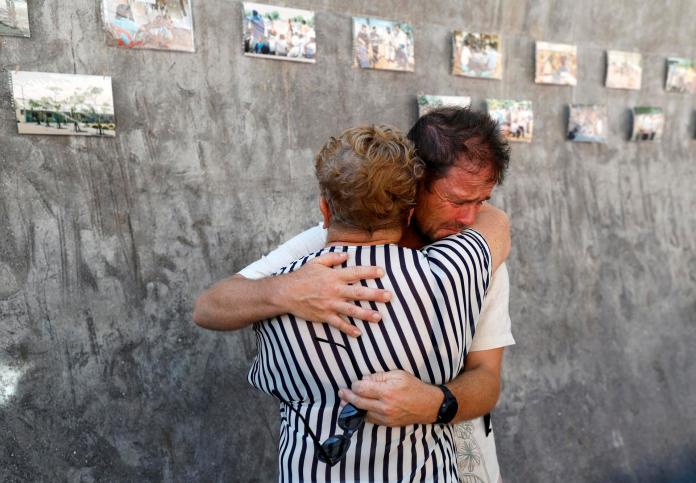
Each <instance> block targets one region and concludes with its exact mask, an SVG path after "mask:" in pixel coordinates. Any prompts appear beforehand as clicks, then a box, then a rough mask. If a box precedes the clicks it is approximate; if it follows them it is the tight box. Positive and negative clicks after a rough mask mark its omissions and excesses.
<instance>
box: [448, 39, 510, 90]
mask: <svg viewBox="0 0 696 483" xmlns="http://www.w3.org/2000/svg"><path fill="white" fill-rule="evenodd" d="M452 55H453V57H452V74H454V75H463V76H467V77H480V78H483V79H502V78H503V53H502V44H501V42H500V36H499V35H497V34H483V33H471V32H461V31H455V32H454V33H453V34H452Z"/></svg>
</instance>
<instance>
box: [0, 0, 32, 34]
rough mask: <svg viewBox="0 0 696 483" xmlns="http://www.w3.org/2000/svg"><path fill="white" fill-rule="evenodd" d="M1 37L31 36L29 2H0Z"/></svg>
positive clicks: (9, 0) (25, 0)
mask: <svg viewBox="0 0 696 483" xmlns="http://www.w3.org/2000/svg"><path fill="white" fill-rule="evenodd" d="M0 35H13V36H15V37H29V36H30V35H31V34H30V31H29V7H28V6H27V0H0Z"/></svg>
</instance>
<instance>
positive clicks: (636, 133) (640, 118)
mask: <svg viewBox="0 0 696 483" xmlns="http://www.w3.org/2000/svg"><path fill="white" fill-rule="evenodd" d="M664 128H665V115H664V113H663V111H662V109H661V108H659V107H634V108H633V133H632V134H631V140H632V141H659V140H660V139H661V138H662V132H663V130H664Z"/></svg>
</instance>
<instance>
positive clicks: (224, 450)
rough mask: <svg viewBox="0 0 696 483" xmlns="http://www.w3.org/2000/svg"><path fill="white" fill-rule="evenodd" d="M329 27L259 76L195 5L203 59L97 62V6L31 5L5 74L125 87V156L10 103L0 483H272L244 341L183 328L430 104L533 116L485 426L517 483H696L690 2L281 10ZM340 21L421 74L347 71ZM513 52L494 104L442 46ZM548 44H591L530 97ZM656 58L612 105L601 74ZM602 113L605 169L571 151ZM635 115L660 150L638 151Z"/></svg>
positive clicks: (481, 83) (514, 188)
mask: <svg viewBox="0 0 696 483" xmlns="http://www.w3.org/2000/svg"><path fill="white" fill-rule="evenodd" d="M277 3H279V4H287V5H289V6H295V7H299V8H308V9H315V10H317V12H318V13H317V22H318V45H319V57H318V62H317V64H316V65H314V66H312V65H302V64H294V63H288V62H276V61H270V60H259V59H251V58H245V57H243V56H242V54H241V46H240V42H239V39H241V6H240V4H239V2H236V1H222V0H207V1H195V2H194V4H195V6H194V15H195V25H196V28H197V32H196V43H197V48H198V52H197V53H196V54H182V53H168V52H153V51H132V52H131V51H126V50H119V49H115V48H110V47H106V46H105V45H104V40H103V36H102V33H101V30H100V23H99V19H98V14H97V9H96V7H95V2H94V1H90V0H73V1H70V2H46V1H42V0H37V1H30V7H31V11H30V18H31V25H32V36H33V37H32V39H16V38H2V44H1V47H0V65H2V67H3V68H4V69H13V68H15V67H16V66H18V67H19V68H21V69H22V70H34V71H46V72H63V73H81V74H104V75H111V76H113V81H114V95H115V101H116V113H117V119H118V123H119V134H118V137H117V138H116V139H112V140H109V139H94V138H79V139H78V138H56V137H27V136H24V137H23V136H19V135H17V134H16V126H15V122H14V118H13V111H12V109H11V107H10V104H9V100H8V96H9V92H8V89H7V86H5V85H3V86H2V87H1V88H0V98H1V100H0V138H1V143H0V186H1V188H0V228H1V229H0V435H1V439H0V480H1V481H62V480H69V481H160V480H167V481H271V480H272V479H273V478H274V475H275V457H276V455H275V444H276V437H277V436H276V432H277V415H276V406H275V404H274V403H273V401H271V400H269V399H268V398H266V397H263V396H262V395H261V394H257V393H256V392H254V391H253V390H252V389H251V388H250V387H248V385H247V383H246V380H245V376H246V370H247V368H248V366H249V362H250V360H251V358H252V357H253V355H254V352H255V343H254V339H253V336H252V333H251V331H242V332H240V333H230V334H219V333H212V332H206V331H203V330H201V329H198V328H196V327H195V326H194V325H193V324H192V322H191V312H192V303H193V300H194V298H195V296H196V294H197V293H199V292H200V291H201V290H202V289H204V288H205V287H206V286H207V285H209V284H210V283H211V282H212V281H214V280H216V279H219V278H222V277H224V276H227V275H229V274H231V273H234V272H235V271H236V270H238V269H240V268H241V267H243V266H244V265H245V264H247V263H248V262H250V261H252V260H253V259H255V258H256V257H258V256H259V255H260V254H261V253H263V252H264V251H267V250H268V249H269V248H271V247H273V246H274V245H276V244H278V243H279V242H281V241H282V240H284V239H286V238H288V237H289V236H291V235H293V234H295V233H296V232H298V231H299V230H300V229H303V228H306V227H308V226H309V225H310V224H312V223H313V222H314V221H315V220H316V219H317V217H318V210H317V207H316V196H317V190H316V188H315V186H314V181H313V175H312V162H311V159H312V154H313V152H315V151H316V150H317V148H318V147H319V146H320V145H321V144H322V143H323V142H324V140H325V139H327V137H328V136H330V135H332V134H335V133H337V132H339V131H340V130H342V129H343V128H346V127H349V126H353V125H355V124H358V123H363V122H386V123H392V124H395V125H397V126H399V127H401V128H402V129H407V128H408V127H409V126H410V124H411V123H412V122H413V121H414V120H415V115H416V108H415V100H414V96H415V95H416V94H419V93H428V94H443V95H447V94H449V95H457V94H458V95H471V96H472V97H473V99H474V104H475V105H476V106H481V103H482V101H483V100H484V99H485V98H487V97H503V98H515V99H530V100H532V101H534V108H535V121H536V128H535V139H534V141H533V143H532V144H531V145H516V146H514V148H513V163H512V167H511V172H510V175H509V179H508V181H507V182H506V184H505V186H503V187H502V188H500V189H499V190H498V192H497V194H496V197H495V201H496V202H497V203H498V204H499V205H501V206H503V207H504V208H505V209H506V210H507V211H508V212H509V213H510V215H511V217H512V221H513V228H514V241H515V248H514V250H513V253H512V255H511V259H510V263H509V266H510V270H511V282H512V287H513V291H512V298H511V310H512V317H513V321H514V333H515V336H516V339H517V346H515V347H514V348H513V349H511V350H509V351H507V355H506V362H505V369H504V392H503V395H502V397H501V401H500V403H499V406H498V409H497V410H496V413H495V415H494V422H495V426H496V431H497V435H498V445H499V454H500V459H501V466H502V469H503V474H504V476H505V479H506V481H510V482H532V481H540V482H548V481H566V482H571V481H573V482H575V481H577V482H580V481H631V482H632V481H661V480H662V481H678V480H679V478H682V480H681V481H687V480H688V478H689V476H688V475H691V478H694V475H695V474H696V468H695V467H694V463H693V461H694V458H695V457H696V429H695V423H694V421H696V389H694V388H696V357H694V352H693V351H694V347H696V336H695V331H694V328H695V326H696V315H694V314H695V313H696V275H695V274H696V255H695V253H696V236H695V234H696V194H695V193H696V190H694V182H695V181H696V155H695V154H694V150H695V149H696V141H694V140H693V139H692V138H693V135H694V109H695V108H696V98H695V97H694V96H688V95H681V94H667V93H665V92H664V91H663V83H664V77H665V63H664V58H665V57H666V56H668V55H679V56H684V57H696V43H695V42H694V39H695V38H696V23H694V22H693V19H694V18H696V4H695V3H694V2H693V1H691V0H681V1H678V0H676V1H658V2H653V3H645V2H642V1H639V0H623V1H620V2H606V1H602V0H584V1H577V0H574V1H571V0H557V1H553V0H537V1H532V0H526V1H525V0H519V1H502V0H498V1H488V0H477V1H466V2H465V1H447V0H436V1H432V2H427V3H426V2H418V1H386V0H385V1H383V2H368V1H360V0H352V1H347V2H330V1H326V0H324V1H320V0H298V1H296V2H287V3H286V2H284V1H279V2H277ZM352 15H367V16H380V17H384V18H391V19H401V20H404V21H408V22H411V23H413V25H414V27H415V32H416V45H415V49H416V63H417V64H416V72H415V73H413V74H407V73H389V72H378V71H358V70H354V69H352V68H351V67H350V62H351V49H350V46H351V21H350V17H351V16H352ZM458 28H470V29H473V30H484V31H486V30H489V31H497V32H501V33H502V34H503V36H504V39H505V42H506V54H507V55H506V57H505V73H504V80H503V81H500V82H498V81H485V80H474V79H467V78H461V77H454V76H452V75H450V74H449V70H450V31H451V30H452V29H458ZM535 39H541V40H548V41H558V42H568V43H576V44H577V45H578V49H579V51H578V52H579V82H578V86H577V87H576V88H571V87H555V86H539V85H535V84H534V83H533V41H534V40H535ZM608 48H612V49H625V50H633V49H636V50H639V51H641V52H642V53H643V55H644V76H643V89H642V90H641V91H639V92H635V91H617V90H609V89H605V88H604V87H603V76H604V64H605V61H604V50H605V49H608ZM570 102H579V103H584V102H587V103H595V102H597V103H606V104H607V105H608V106H609V116H610V127H611V136H610V139H609V142H608V143H607V144H606V145H581V144H571V143H569V142H566V141H564V130H565V125H566V115H567V114H566V105H567V104H568V103H570ZM634 105H657V106H662V107H663V108H664V109H665V111H666V115H667V132H666V134H665V137H664V140H663V141H662V142H660V143H652V144H651V143H644V144H638V143H630V142H627V141H626V139H627V137H628V131H629V128H630V126H629V123H630V116H629V114H628V109H629V108H630V107H632V106H634Z"/></svg>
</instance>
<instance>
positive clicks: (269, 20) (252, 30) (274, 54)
mask: <svg viewBox="0 0 696 483" xmlns="http://www.w3.org/2000/svg"><path fill="white" fill-rule="evenodd" d="M242 8H243V9H244V11H243V16H244V20H243V21H244V25H243V31H244V55H248V56H249V57H263V58H267V59H277V60H292V61H296V62H308V63H315V62H316V56H317V35H316V31H315V24H314V19H315V15H314V12H312V11H309V10H298V9H296V8H285V7H275V6H272V5H264V4H261V3H252V2H244V3H242Z"/></svg>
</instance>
